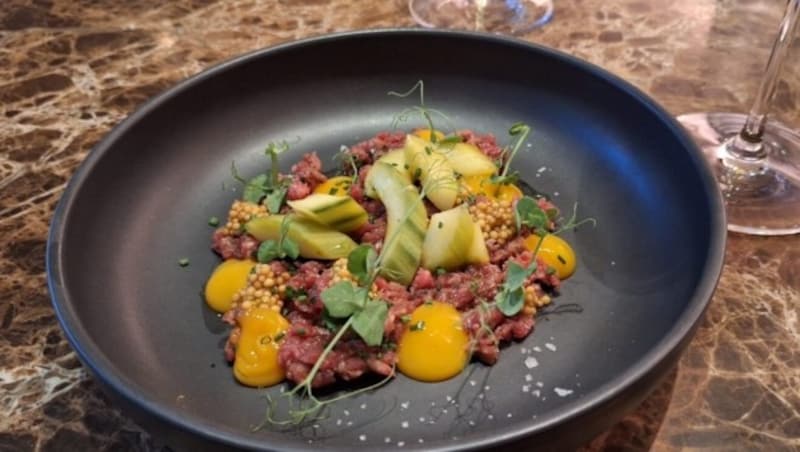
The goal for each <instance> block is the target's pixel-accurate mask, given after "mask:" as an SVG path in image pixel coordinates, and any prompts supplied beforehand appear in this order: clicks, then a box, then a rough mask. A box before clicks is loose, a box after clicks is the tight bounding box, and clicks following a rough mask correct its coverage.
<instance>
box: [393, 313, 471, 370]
mask: <svg viewBox="0 0 800 452" xmlns="http://www.w3.org/2000/svg"><path fill="white" fill-rule="evenodd" d="M468 348H469V336H468V335H467V333H466V331H464V327H463V325H462V321H461V314H460V313H459V312H458V311H457V310H456V308H454V307H453V306H451V305H449V304H447V303H440V302H433V303H426V304H422V305H420V306H419V307H418V308H417V309H415V310H414V312H412V313H411V320H410V321H409V322H408V323H407V324H406V331H405V333H404V334H403V337H402V338H401V339H400V344H399V347H398V352H397V360H398V361H397V367H398V369H400V372H402V373H403V374H405V375H406V376H408V377H411V378H413V379H415V380H421V381H429V382H432V381H442V380H447V379H448V378H452V377H454V376H456V375H458V374H459V373H460V372H461V370H462V369H463V368H464V366H466V364H467V360H468V359H469V350H468Z"/></svg>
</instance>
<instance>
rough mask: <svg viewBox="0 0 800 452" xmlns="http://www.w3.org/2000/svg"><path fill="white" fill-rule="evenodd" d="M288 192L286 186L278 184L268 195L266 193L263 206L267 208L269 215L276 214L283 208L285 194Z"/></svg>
mask: <svg viewBox="0 0 800 452" xmlns="http://www.w3.org/2000/svg"><path fill="white" fill-rule="evenodd" d="M288 191H289V187H288V186H287V185H286V184H280V185H279V186H278V187H274V188H273V189H272V190H270V191H269V192H268V193H266V195H265V197H264V205H265V206H267V210H269V213H272V214H276V213H278V212H280V211H281V207H283V202H284V201H285V200H286V193H287V192H288Z"/></svg>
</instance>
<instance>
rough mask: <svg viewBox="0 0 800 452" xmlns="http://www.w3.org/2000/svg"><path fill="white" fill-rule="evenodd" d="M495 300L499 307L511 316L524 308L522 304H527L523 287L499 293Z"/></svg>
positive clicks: (507, 315)
mask: <svg viewBox="0 0 800 452" xmlns="http://www.w3.org/2000/svg"><path fill="white" fill-rule="evenodd" d="M495 301H496V302H497V309H499V310H500V312H502V313H503V314H504V315H505V316H506V317H511V316H513V315H516V314H517V313H518V312H519V311H521V310H522V306H523V305H524V304H525V291H524V289H523V288H522V287H518V288H517V289H515V290H512V291H510V292H508V291H505V290H504V291H501V292H500V293H498V294H497V297H495Z"/></svg>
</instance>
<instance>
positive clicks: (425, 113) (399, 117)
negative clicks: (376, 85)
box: [387, 80, 460, 144]
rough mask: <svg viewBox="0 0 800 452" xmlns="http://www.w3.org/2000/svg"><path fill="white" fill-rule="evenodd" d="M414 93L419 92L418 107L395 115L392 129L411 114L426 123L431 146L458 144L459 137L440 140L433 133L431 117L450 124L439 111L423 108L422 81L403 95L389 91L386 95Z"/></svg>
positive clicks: (418, 81)
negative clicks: (416, 115)
mask: <svg viewBox="0 0 800 452" xmlns="http://www.w3.org/2000/svg"><path fill="white" fill-rule="evenodd" d="M415 91H419V105H415V106H413V107H408V108H406V109H404V110H403V111H401V112H400V113H398V114H396V115H395V117H394V119H393V120H392V128H397V126H398V125H399V124H400V123H402V122H406V121H408V118H409V117H410V116H411V115H412V114H418V115H420V116H421V117H422V118H423V119H424V120H425V122H427V123H428V128H429V129H430V131H431V137H430V141H431V143H433V144H437V143H440V144H444V143H446V142H458V141H460V139H459V137H457V136H450V137H445V138H442V139H441V140H440V139H439V137H437V136H436V134H435V133H433V132H434V131H435V130H436V129H435V128H434V127H433V116H434V115H436V116H439V117H440V118H442V119H444V120H445V121H447V122H451V120H450V118H449V117H448V116H447V115H446V114H444V113H443V112H441V111H440V110H436V109H433V108H428V107H426V106H425V82H423V81H422V80H417V83H415V84H414V86H412V87H411V89H409V90H408V91H406V92H404V93H398V92H396V91H389V92H388V93H387V94H388V95H390V96H394V97H409V96H411V95H412V94H414V92H415Z"/></svg>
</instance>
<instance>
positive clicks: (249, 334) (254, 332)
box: [233, 307, 289, 387]
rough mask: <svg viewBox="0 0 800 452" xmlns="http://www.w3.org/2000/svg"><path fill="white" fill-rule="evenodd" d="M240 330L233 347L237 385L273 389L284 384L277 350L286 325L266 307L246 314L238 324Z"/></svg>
mask: <svg viewBox="0 0 800 452" xmlns="http://www.w3.org/2000/svg"><path fill="white" fill-rule="evenodd" d="M239 324H240V326H241V328H242V330H241V335H240V336H239V343H238V344H237V345H236V360H235V361H234V362H233V375H234V377H236V380H238V381H239V383H242V384H243V385H247V386H253V387H265V386H272V385H274V384H276V383H280V382H281V381H283V378H284V377H285V374H284V371H283V368H282V367H281V366H280V364H279V363H278V348H279V346H280V341H281V338H282V337H283V335H284V334H285V332H286V330H287V329H288V328H289V322H288V321H287V320H286V319H285V318H283V316H282V315H280V314H279V313H277V312H275V311H273V310H272V309H269V308H267V307H259V308H253V309H250V310H249V311H247V312H246V313H245V314H244V315H243V316H242V318H241V319H240V321H239Z"/></svg>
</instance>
